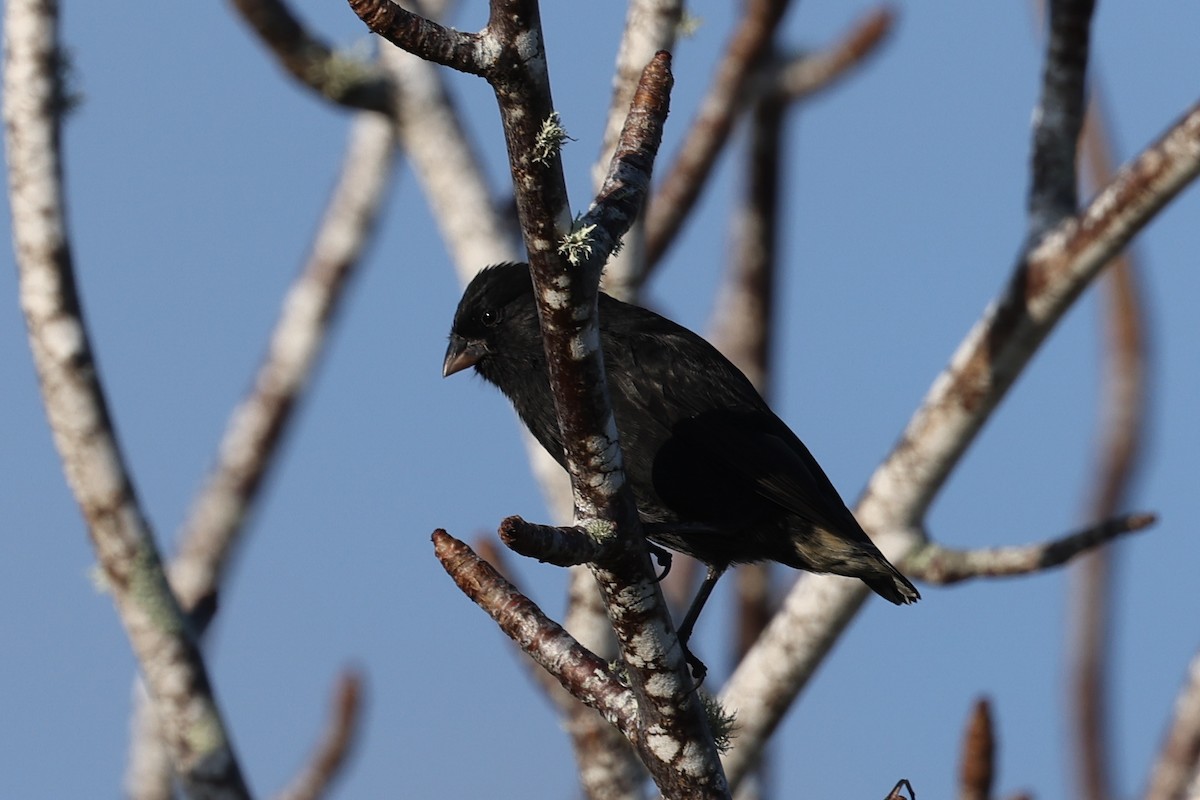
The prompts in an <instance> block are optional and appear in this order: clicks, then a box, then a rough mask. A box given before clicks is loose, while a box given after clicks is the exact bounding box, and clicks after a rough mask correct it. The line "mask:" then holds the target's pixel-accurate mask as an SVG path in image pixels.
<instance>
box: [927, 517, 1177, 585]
mask: <svg viewBox="0 0 1200 800" xmlns="http://www.w3.org/2000/svg"><path fill="white" fill-rule="evenodd" d="M1155 522H1157V518H1156V517H1155V516H1154V515H1153V514H1127V515H1124V516H1120V517H1112V518H1111V519H1107V520H1105V521H1104V522H1101V523H1099V524H1097V525H1092V526H1090V527H1088V528H1084V529H1083V530H1080V531H1076V532H1074V533H1071V534H1068V535H1066V536H1063V537H1061V538H1058V539H1053V540H1051V541H1048V542H1040V543H1038V544H1031V545H1025V546H1022V547H992V548H984V549H981V550H954V549H952V548H949V547H943V546H942V545H939V544H937V543H935V542H927V543H926V544H924V545H922V546H921V547H919V548H917V549H916V550H914V551H913V552H911V553H909V554H908V557H907V558H905V559H904V569H905V571H906V572H907V573H908V574H909V575H910V576H912V577H915V578H917V579H919V580H922V581H925V582H926V583H934V584H941V585H946V584H951V583H958V582H959V581H965V580H968V579H970V578H984V577H987V578H996V577H1009V576H1013V575H1029V574H1031V573H1034V572H1043V571H1045V570H1048V569H1054V568H1055V567H1061V566H1062V565H1063V564H1065V563H1067V562H1068V561H1070V560H1071V559H1072V558H1075V557H1076V556H1078V555H1080V554H1083V553H1087V552H1089V551H1091V550H1094V549H1095V548H1097V547H1100V546H1102V545H1105V544H1108V543H1109V542H1111V541H1113V540H1114V539H1116V538H1118V537H1121V536H1124V535H1125V534H1127V533H1136V532H1137V531H1142V530H1145V529H1146V528H1148V527H1150V526H1151V525H1153V524H1154V523H1155Z"/></svg>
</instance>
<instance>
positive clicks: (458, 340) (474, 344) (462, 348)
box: [442, 333, 487, 378]
mask: <svg viewBox="0 0 1200 800" xmlns="http://www.w3.org/2000/svg"><path fill="white" fill-rule="evenodd" d="M486 352H487V346H486V345H485V344H484V343H483V342H481V341H478V340H474V341H472V340H468V339H464V338H463V337H461V336H459V335H458V334H453V333H452V334H450V346H449V347H447V348H446V359H445V360H444V361H443V362H442V377H443V378H448V377H450V376H451V375H453V374H454V373H456V372H462V371H463V370H464V369H466V368H467V367H470V366H472V365H474V364H475V362H477V361H478V360H479V359H480V358H482V357H483V355H484V353H486Z"/></svg>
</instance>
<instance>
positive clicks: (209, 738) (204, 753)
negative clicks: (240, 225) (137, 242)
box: [4, 0, 249, 798]
mask: <svg viewBox="0 0 1200 800" xmlns="http://www.w3.org/2000/svg"><path fill="white" fill-rule="evenodd" d="M4 38H5V42H4V45H5V48H4V49H5V62H4V121H5V126H6V137H5V141H6V146H7V155H8V164H9V196H10V205H11V209H12V227H13V236H14V240H15V245H16V254H17V268H18V274H19V281H20V294H21V308H22V310H23V311H24V313H25V321H26V326H27V328H28V331H29V343H30V348H31V350H32V351H33V360H34V366H35V368H36V369H37V374H38V380H39V382H40V384H41V390H42V399H43V402H44V404H45V406H46V414H47V417H48V418H49V422H50V429H51V431H52V432H53V434H54V441H55V444H56V445H57V447H58V451H59V455H60V456H61V457H62V460H63V466H64V468H65V471H66V476H67V482H68V483H69V484H70V486H71V490H72V492H73V493H74V495H75V499H76V501H77V502H78V503H79V506H80V509H81V510H82V512H83V516H84V520H85V522H86V523H87V528H88V534H89V536H90V537H91V540H92V545H93V547H94V548H95V551H96V557H97V560H98V561H99V564H100V569H101V571H102V574H103V576H104V579H105V582H106V584H107V587H108V589H109V591H110V592H111V593H112V596H113V600H114V602H115V604H116V608H117V613H118V614H119V615H120V618H121V622H122V624H123V625H124V627H125V632H126V634H127V635H128V637H129V641H130V644H131V645H132V646H133V651H134V654H135V655H136V657H137V660H138V664H139V666H140V667H141V670H142V674H143V676H144V677H145V681H146V685H147V688H148V690H149V694H150V697H151V698H152V701H153V704H154V709H155V712H156V713H157V714H158V718H159V722H160V725H161V730H162V733H163V738H164V740H165V742H166V747H167V750H168V752H169V753H170V756H171V760H172V761H173V762H174V765H175V768H176V770H177V772H178V774H179V777H180V780H181V781H182V782H183V785H184V787H185V788H186V789H187V791H189V792H190V793H191V794H193V795H195V796H203V797H230V798H244V797H248V796H249V790H248V789H247V787H246V783H245V781H244V779H243V778H242V773H241V768H240V767H239V765H238V762H237V758H236V757H235V755H234V752H233V748H232V746H231V744H230V741H229V736H228V733H227V732H226V730H225V725H224V722H223V721H222V719H221V716H220V713H219V711H218V709H217V704H216V699H215V698H214V696H213V692H212V687H211V685H210V684H209V681H208V675H207V671H206V669H205V666H204V662H203V660H202V659H201V656H200V649H199V646H198V644H197V641H196V636H195V633H194V631H193V630H192V626H191V625H190V624H189V621H188V620H187V618H186V617H185V616H184V614H183V612H182V611H181V609H180V607H179V604H178V602H176V599H175V596H174V595H173V594H172V593H171V590H170V587H169V586H168V585H167V579H166V575H165V574H164V572H163V567H162V562H161V560H160V558H159V554H158V549H157V547H156V545H155V542H154V536H153V533H152V532H151V530H150V527H149V525H148V523H147V522H146V518H145V516H144V514H143V513H142V509H141V506H140V505H139V503H138V499H137V495H136V493H135V491H134V487H133V482H132V479H131V477H130V476H129V474H128V472H127V470H126V468H125V462H124V458H123V456H122V454H121V449H120V445H119V443H118V441H117V438H116V434H115V433H114V430H113V426H112V420H111V418H110V416H109V412H108V407H107V401H106V399H105V396H104V391H103V388H102V387H101V385H100V379H99V376H98V374H97V371H96V365H95V359H94V357H93V355H92V349H91V343H90V341H89V339H88V333H87V327H86V325H85V323H84V319H83V311H82V308H81V306H80V302H79V295H78V291H77V289H76V285H75V277H74V267H73V264H72V255H71V246H70V242H69V240H68V235H67V230H66V219H65V205H64V199H63V187H62V178H63V172H62V163H61V159H60V151H59V148H60V122H61V115H62V112H63V110H64V98H63V94H62V86H61V83H60V76H59V67H60V64H61V52H60V49H59V43H58V4H57V3H56V2H54V0H11V2H9V3H8V4H7V7H6V9H5V17H4Z"/></svg>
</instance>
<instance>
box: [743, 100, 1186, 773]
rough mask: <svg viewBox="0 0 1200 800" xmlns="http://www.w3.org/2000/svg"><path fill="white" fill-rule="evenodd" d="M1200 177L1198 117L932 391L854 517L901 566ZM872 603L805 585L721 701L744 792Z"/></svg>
mask: <svg viewBox="0 0 1200 800" xmlns="http://www.w3.org/2000/svg"><path fill="white" fill-rule="evenodd" d="M1198 172H1200V106H1193V107H1192V108H1191V109H1189V110H1188V112H1187V113H1186V114H1185V115H1184V116H1183V117H1182V118H1181V119H1180V120H1179V121H1178V122H1176V123H1175V124H1174V125H1173V126H1172V127H1171V128H1170V129H1169V130H1168V131H1167V132H1166V134H1165V135H1164V136H1163V137H1162V138H1161V139H1160V140H1159V141H1157V142H1155V143H1154V144H1152V145H1151V146H1150V147H1148V148H1147V149H1146V150H1145V151H1144V152H1143V153H1142V154H1141V155H1140V156H1138V157H1137V158H1136V159H1135V160H1134V161H1133V162H1131V163H1130V164H1128V165H1127V166H1126V167H1124V168H1123V169H1122V170H1121V171H1120V172H1119V173H1118V174H1117V177H1116V178H1114V180H1113V181H1112V183H1110V184H1109V185H1108V186H1107V187H1105V189H1104V190H1103V191H1102V192H1100V194H1099V195H1097V197H1096V198H1095V199H1094V200H1093V201H1092V202H1091V204H1090V205H1089V206H1088V207H1087V208H1086V209H1084V210H1083V211H1082V212H1081V213H1080V214H1078V215H1076V216H1074V217H1071V218H1069V219H1067V220H1065V221H1064V222H1062V223H1061V224H1060V225H1059V226H1058V227H1057V228H1055V229H1054V230H1052V231H1051V232H1050V233H1048V234H1047V235H1046V236H1045V237H1044V238H1043V239H1042V242H1041V244H1039V246H1038V247H1037V248H1036V249H1035V250H1034V251H1033V252H1031V253H1030V254H1028V255H1027V256H1026V257H1025V258H1024V259H1022V261H1021V263H1020V264H1019V265H1018V267H1017V269H1016V271H1015V273H1014V275H1013V277H1012V278H1011V280H1010V282H1009V284H1008V286H1007V287H1006V289H1005V290H1004V293H1003V294H1002V295H1001V297H1000V298H998V299H997V300H996V301H995V302H993V304H992V305H991V306H990V307H989V308H988V309H987V311H986V312H985V313H984V316H983V318H982V319H981V320H980V321H979V322H978V323H977V324H976V325H975V327H974V328H973V329H972V330H971V332H970V333H968V335H967V337H966V339H965V340H964V341H963V342H962V344H961V345H960V346H959V348H958V351H957V352H956V353H955V355H954V356H953V358H952V359H951V362H950V365H949V366H948V367H947V369H946V370H945V371H944V372H943V374H942V375H940V376H939V377H938V378H937V379H936V380H935V381H934V383H933V385H932V386H931V388H930V390H929V392H928V394H927V395H926V398H925V401H924V402H923V403H922V405H921V407H920V408H919V409H918V410H917V412H916V414H915V415H914V416H913V418H912V420H911V421H910V422H909V424H908V426H907V428H906V429H905V431H904V433H903V435H902V436H901V438H900V441H899V443H898V444H897V446H896V448H895V449H894V450H893V451H892V453H891V454H890V455H889V456H888V457H887V459H886V460H885V461H884V463H883V464H881V465H880V467H879V468H878V469H877V470H876V471H875V474H874V475H873V476H872V478H871V481H870V483H869V484H868V487H867V491H866V493H865V495H864V496H863V498H862V499H861V500H860V502H859V504H858V506H857V508H856V512H855V516H857V517H858V520H859V522H860V523H862V525H863V527H864V528H866V529H867V530H868V531H869V532H871V533H872V534H873V537H874V539H875V541H876V544H878V545H879V546H880V548H881V549H882V550H883V551H884V553H885V554H886V555H888V557H889V558H891V559H892V560H893V561H894V560H896V559H898V558H902V557H903V556H905V555H906V554H907V552H908V551H910V550H912V549H914V548H916V547H918V546H919V545H920V544H922V542H921V539H920V538H919V536H918V535H916V534H915V533H914V532H915V531H918V530H919V525H920V520H921V519H922V518H923V517H924V514H925V511H926V509H927V508H928V507H929V503H930V502H932V500H933V498H934V497H935V496H936V494H937V492H938V490H939V489H940V488H941V486H942V484H943V483H944V482H945V479H946V476H947V475H949V472H950V470H951V468H952V467H953V466H954V465H955V464H957V462H958V459H959V458H960V457H961V456H962V454H963V453H964V452H965V451H966V448H967V447H968V446H969V445H970V443H971V442H972V441H973V440H974V437H975V435H976V434H977V433H978V431H979V429H980V427H981V426H982V425H983V422H984V420H986V419H987V418H988V417H989V416H990V415H991V413H992V411H994V410H995V408H996V406H997V405H998V404H999V402H1000V400H1001V399H1002V398H1003V396H1004V394H1005V393H1006V392H1007V391H1008V389H1009V388H1010V387H1011V386H1012V383H1013V381H1014V380H1015V379H1016V377H1017V375H1018V374H1019V373H1020V372H1021V370H1022V369H1023V368H1024V367H1025V365H1026V364H1028V362H1029V360H1030V359H1031V358H1032V356H1033V354H1034V353H1035V352H1036V350H1037V348H1038V346H1039V345H1040V344H1041V342H1042V341H1043V340H1044V339H1045V337H1046V335H1047V334H1048V333H1049V332H1050V330H1051V329H1052V328H1053V327H1054V325H1055V324H1056V323H1057V322H1058V320H1059V319H1061V318H1062V315H1063V314H1064V313H1065V311H1066V309H1067V308H1069V307H1070V305H1071V303H1072V302H1073V301H1074V300H1075V299H1076V298H1077V297H1078V296H1079V294H1080V293H1081V292H1082V291H1083V289H1084V288H1085V287H1086V286H1087V285H1088V284H1089V283H1090V282H1091V281H1092V280H1093V279H1094V278H1095V277H1096V275H1097V274H1098V273H1099V271H1100V269H1101V268H1102V267H1103V266H1104V265H1105V264H1106V263H1107V261H1108V260H1109V259H1110V258H1111V257H1112V256H1113V255H1114V254H1115V253H1117V252H1118V251H1120V250H1121V249H1122V248H1123V247H1125V245H1126V244H1128V242H1129V240H1130V239H1131V238H1132V237H1133V236H1134V235H1135V234H1136V233H1137V232H1138V231H1140V230H1141V228H1142V227H1144V226H1145V225H1146V223H1147V222H1149V220H1150V219H1152V218H1153V217H1154V215H1155V213H1156V212H1157V211H1158V210H1159V209H1161V208H1162V207H1163V206H1164V205H1165V204H1166V203H1167V202H1168V201H1169V200H1170V199H1171V198H1172V197H1174V196H1175V195H1176V194H1178V193H1179V192H1180V191H1181V190H1182V189H1183V187H1184V186H1186V185H1187V184H1188V183H1189V182H1190V181H1191V180H1193V179H1194V178H1195V176H1196V174H1197V173H1198ZM865 598H866V589H865V588H864V587H861V586H857V585H855V582H853V581H843V580H838V579H836V578H833V577H811V578H805V579H803V580H801V581H800V582H799V583H798V584H797V586H796V588H795V589H793V590H792V592H791V593H790V594H789V595H788V597H787V599H786V600H785V602H784V605H783V608H782V610H781V611H780V613H779V614H777V615H776V617H775V619H774V620H773V621H772V623H771V624H770V625H769V626H768V627H767V630H766V631H765V632H764V633H763V636H762V637H761V638H760V639H759V642H758V644H757V645H756V646H755V647H754V648H753V649H752V650H751V651H750V653H748V654H747V656H746V658H745V659H744V660H743V661H742V663H741V665H739V667H738V669H737V671H736V672H735V673H734V675H733V677H732V678H731V679H730V681H729V683H728V685H727V686H726V687H725V690H724V691H723V692H722V701H723V702H724V703H725V704H726V705H727V706H728V707H733V708H737V709H739V712H738V724H739V726H740V728H739V734H738V739H737V741H736V742H735V746H734V749H733V750H731V751H730V752H729V753H728V754H726V757H725V768H726V774H727V776H728V777H729V780H730V783H731V785H736V783H737V781H738V780H740V778H741V776H742V775H744V774H745V771H746V770H747V769H748V768H750V767H751V766H752V765H753V763H754V760H755V758H756V757H757V754H758V752H759V748H760V747H761V744H762V743H763V742H765V740H766V737H767V736H769V735H770V732H771V731H773V730H774V728H775V725H777V724H778V722H779V718H780V716H781V715H782V712H783V709H786V708H787V707H788V705H789V704H790V703H791V701H792V699H793V698H794V697H795V695H796V693H798V692H799V691H800V688H801V687H802V686H803V685H804V684H805V683H806V682H807V680H808V678H809V677H810V676H811V674H812V671H813V669H814V668H815V667H816V665H817V664H818V663H819V662H820V659H821V658H822V657H823V656H824V654H825V653H826V652H827V651H828V649H829V647H831V646H832V644H833V642H834V641H836V639H837V636H838V635H839V633H840V632H841V630H842V629H843V628H844V627H845V626H846V625H847V624H848V623H849V621H850V620H851V619H852V618H853V616H854V613H855V611H856V610H857V609H858V607H859V606H860V605H861V604H862V602H863V600H864V599H865Z"/></svg>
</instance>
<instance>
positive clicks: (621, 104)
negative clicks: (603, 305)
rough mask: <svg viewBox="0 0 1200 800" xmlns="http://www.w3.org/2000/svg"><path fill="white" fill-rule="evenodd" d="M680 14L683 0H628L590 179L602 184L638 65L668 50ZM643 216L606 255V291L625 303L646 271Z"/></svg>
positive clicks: (633, 300)
mask: <svg viewBox="0 0 1200 800" xmlns="http://www.w3.org/2000/svg"><path fill="white" fill-rule="evenodd" d="M682 18H683V1H682V0H631V2H630V3H629V10H628V11H627V12H626V14H625V32H624V34H623V35H622V37H621V45H620V48H619V49H618V51H617V63H616V69H615V70H614V72H613V94H612V100H611V101H610V103H609V107H608V117H607V121H606V123H605V126H604V136H603V138H602V139H601V143H600V155H599V157H598V158H597V159H596V163H595V164H594V165H593V166H592V182H593V185H594V188H595V189H597V190H598V189H599V188H600V183H601V181H603V180H604V176H605V174H606V173H607V172H608V164H609V161H610V160H611V159H612V154H613V150H614V149H615V148H616V146H617V137H618V136H619V135H620V133H621V130H622V128H623V127H624V125H625V117H626V115H627V114H628V113H629V104H630V102H632V100H633V93H634V90H635V89H636V88H637V85H638V81H639V80H640V78H641V74H642V68H643V67H644V66H645V65H646V64H647V63H649V61H650V59H651V58H653V57H654V54H655V53H657V52H658V51H660V50H666V51H667V52H671V51H673V50H674V49H675V39H676V36H677V35H678V32H679V23H680V21H681V19H682ZM644 245H645V217H644V216H641V217H639V218H638V220H637V221H636V222H635V223H634V224H633V227H632V228H630V229H629V231H628V233H626V234H625V239H624V246H623V247H622V248H621V249H620V250H619V251H618V252H616V253H614V254H613V256H612V258H611V259H609V262H608V264H607V265H606V266H605V269H604V291H605V292H607V293H608V294H610V295H612V296H613V297H616V298H618V299H620V300H624V301H625V302H627V303H636V302H637V294H638V287H639V286H640V285H641V283H642V281H643V279H644V275H645V271H646V249H645V246H644Z"/></svg>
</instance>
